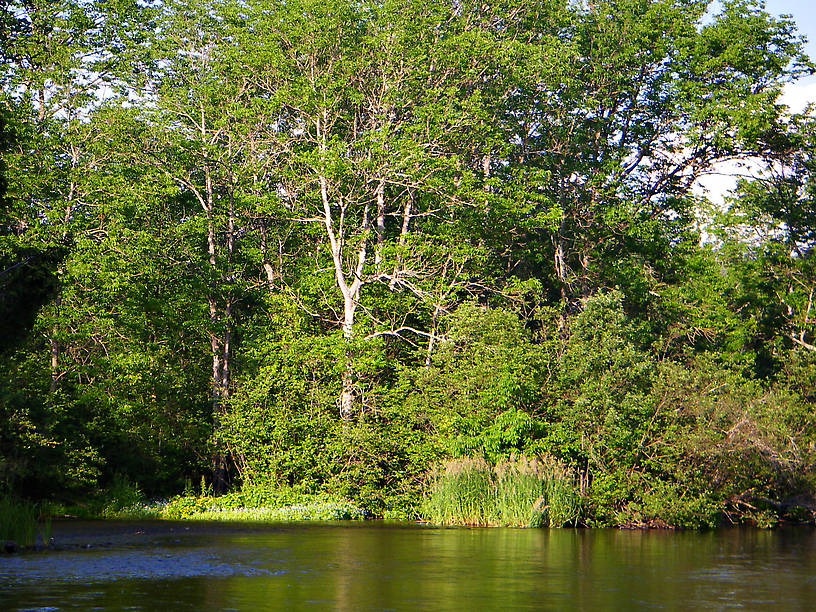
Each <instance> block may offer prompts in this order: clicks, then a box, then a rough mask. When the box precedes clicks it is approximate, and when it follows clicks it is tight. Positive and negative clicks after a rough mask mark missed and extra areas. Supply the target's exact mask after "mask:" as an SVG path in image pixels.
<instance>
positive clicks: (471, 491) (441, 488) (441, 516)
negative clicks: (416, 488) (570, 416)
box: [421, 456, 580, 527]
mask: <svg viewBox="0 0 816 612" xmlns="http://www.w3.org/2000/svg"><path fill="white" fill-rule="evenodd" d="M421 513H422V514H423V516H424V517H425V518H426V519H427V520H429V521H430V522H433V523H440V524H447V525H480V526H491V525H505V526H514V527H563V526H565V525H568V524H575V523H576V522H577V521H578V519H579V517H580V497H579V496H578V494H577V493H576V492H575V488H574V487H573V485H572V482H571V474H570V473H569V471H568V470H566V469H565V468H563V467H562V466H560V464H558V463H557V462H556V461H555V460H552V459H549V458H542V457H534V458H529V457H524V456H517V457H511V458H510V459H508V460H506V461H502V462H501V463H499V464H498V465H496V466H495V467H491V466H490V465H489V464H488V463H487V462H486V461H485V460H484V459H481V458H464V459H454V460H451V461H448V462H447V463H446V464H445V465H444V466H443V467H441V468H438V469H436V470H435V471H434V472H432V473H431V474H430V476H429V479H428V486H427V487H426V493H425V496H424V499H423V503H422V507H421Z"/></svg>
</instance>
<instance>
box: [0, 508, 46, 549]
mask: <svg viewBox="0 0 816 612" xmlns="http://www.w3.org/2000/svg"><path fill="white" fill-rule="evenodd" d="M50 534H51V521H50V519H48V518H46V519H44V520H43V521H42V522H40V512H39V509H38V508H37V506H36V505H35V504H32V503H30V502H27V501H23V500H19V499H14V498H11V497H0V543H2V545H3V546H10V545H11V544H12V543H13V545H14V546H16V547H18V548H28V547H31V546H35V545H36V544H37V536H38V535H39V536H40V540H41V543H42V544H43V545H46V544H47V543H48V539H49V536H50Z"/></svg>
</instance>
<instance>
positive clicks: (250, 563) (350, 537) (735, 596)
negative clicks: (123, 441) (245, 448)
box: [0, 524, 816, 611]
mask: <svg viewBox="0 0 816 612" xmlns="http://www.w3.org/2000/svg"><path fill="white" fill-rule="evenodd" d="M815 570H816V534H814V531H812V530H805V529H792V530H780V531H774V532H769V531H757V530H747V529H745V530H743V529H734V530H728V531H718V532H708V533H672V532H654V531H652V532H640V531H632V532H624V531H614V530H609V531H606V530H603V531H589V530H558V531H556V530H553V531H548V530H513V529H429V528H418V527H413V526H388V525H371V524H368V525H363V526H360V525H357V526H337V525H330V526H327V525H323V526H312V525H307V526H297V527H292V526H288V527H278V528H275V529H269V528H257V529H252V530H248V529H246V528H244V529H241V530H238V531H236V530H232V531H231V530H230V529H225V528H223V527H221V528H213V530H212V532H207V531H206V530H204V531H199V532H197V533H191V534H189V535H186V536H184V537H181V538H179V537H178V534H175V535H174V538H173V539H164V540H161V539H160V540H159V541H155V542H151V543H148V544H142V545H136V544H133V543H130V544H129V545H128V546H118V547H117V546H113V547H109V548H107V549H101V550H89V551H85V550H75V551H66V552H60V553H52V554H28V555H18V556H6V557H0V608H2V609H4V610H5V609H9V610H14V609H17V610H21V609H45V608H48V609H60V610H61V609H91V608H96V609H103V610H107V609H116V610H118V609H125V608H126V607H127V608H128V609H134V610H137V609H143V610H155V609H162V608H166V609H167V610H182V609H189V610H227V609H233V610H305V609H309V610H318V609H319V610H322V609H335V610H341V611H342V610H348V611H352V610H354V611H357V610H385V609H388V610H417V609H422V610H474V609H485V610H496V609H514V610H525V609H529V610H631V609H653V608H654V609H684V610H685V609H695V610H720V609H726V608H732V607H733V608H741V609H760V608H761V609H779V610H807V609H811V608H812V607H813V604H812V602H814V601H816V582H815V580H816V571H815Z"/></svg>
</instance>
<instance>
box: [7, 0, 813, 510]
mask: <svg viewBox="0 0 816 612" xmlns="http://www.w3.org/2000/svg"><path fill="white" fill-rule="evenodd" d="M0 27H2V36H1V37H0V43H1V44H2V54H3V61H4V71H3V81H2V121H3V130H2V149H3V155H2V158H3V164H4V165H3V167H2V177H3V183H2V186H1V187H2V191H3V200H2V208H0V291H1V293H0V310H1V311H2V313H1V314H2V316H0V325H2V336H1V337H0V342H1V343H2V344H0V363H2V371H3V376H2V378H0V414H2V416H0V419H2V420H1V421H0V422H1V423H2V429H0V482H2V483H3V484H2V486H3V487H5V489H6V490H7V491H10V492H13V493H16V494H18V495H23V496H27V497H30V498H57V499H68V500H78V499H81V498H82V497H83V496H86V495H88V494H89V492H92V491H95V490H99V489H100V488H101V487H105V486H107V485H109V484H110V483H112V482H114V481H116V482H122V480H123V479H125V480H128V481H130V482H133V483H138V485H139V486H140V487H141V489H142V490H143V491H144V492H145V493H147V494H148V495H150V496H162V495H169V494H173V493H177V492H179V491H180V490H181V489H182V487H183V486H184V483H185V481H188V482H189V481H192V482H196V483H197V482H198V481H199V479H200V477H201V476H202V475H205V476H206V479H207V482H208V483H209V484H210V485H211V486H212V487H213V489H214V490H215V492H216V493H218V492H224V491H226V490H228V489H229V488H233V489H235V488H237V487H240V486H244V487H270V488H273V487H287V488H291V489H292V490H296V491H300V492H303V493H326V492H329V493H333V494H337V495H342V496H345V497H348V498H350V499H353V500H356V501H358V502H360V503H362V504H363V505H365V507H367V508H368V509H369V510H370V511H372V512H374V513H377V514H383V513H389V512H391V513H394V512H396V513H402V514H410V513H411V512H413V511H415V510H416V508H417V507H418V503H419V500H420V496H421V491H422V488H423V483H424V482H426V478H427V475H428V474H429V473H430V471H431V470H432V469H433V468H434V466H436V465H438V464H439V462H441V461H444V460H446V459H452V458H463V457H464V458H467V457H477V458H480V460H486V461H487V462H489V463H491V464H496V463H498V462H500V461H502V460H504V459H507V458H508V457H510V456H511V455H517V456H522V455H524V456H528V457H533V456H541V457H546V461H548V462H550V463H552V462H556V463H557V464H558V465H559V466H560V467H559V470H560V471H559V473H561V474H567V475H568V478H569V481H570V483H571V486H573V487H574V490H575V492H577V494H578V495H579V496H580V499H581V504H582V507H583V509H584V510H583V515H582V516H584V517H585V518H584V519H583V520H584V522H586V523H587V524H599V525H600V524H674V525H701V524H713V523H716V522H717V521H718V520H722V519H723V518H731V519H732V520H734V521H736V520H742V519H744V518H753V519H754V520H757V521H763V522H767V521H769V520H775V519H776V518H778V517H782V518H792V519H795V520H804V519H807V518H812V512H813V507H814V506H813V492H814V487H815V486H816V479H815V478H814V472H813V462H814V458H816V428H815V427H814V426H816V421H815V420H814V395H813V389H814V382H816V347H815V346H814V344H816V339H814V331H815V330H814V324H813V321H814V318H816V312H814V311H813V310H814V309H813V293H814V288H816V270H814V262H816V259H815V258H814V255H813V249H812V247H813V245H814V238H816V236H814V231H816V217H815V216H814V215H815V214H816V213H815V212H814V203H813V194H814V181H813V177H812V169H813V163H814V156H813V154H814V150H816V148H815V145H816V141H815V140H814V134H816V132H814V129H813V127H814V126H813V118H812V117H811V116H810V115H809V114H808V113H807V112H806V113H803V114H792V113H791V112H790V111H789V109H788V108H787V107H785V106H784V105H783V104H781V103H780V102H779V95H780V92H781V90H782V87H783V85H784V84H785V83H787V82H790V81H792V80H793V79H795V78H796V77H798V76H800V75H802V74H806V73H810V72H811V70H812V69H813V66H812V64H811V63H810V61H809V60H808V59H807V58H806V57H805V56H804V55H803V52H802V40H801V38H800V37H799V35H798V34H797V32H796V29H795V27H794V24H793V22H792V21H791V20H790V19H789V18H778V17H774V16H771V15H769V14H768V13H767V12H765V11H764V8H763V6H762V4H761V3H758V2H754V1H751V0H736V1H726V2H722V3H716V4H710V3H709V2H707V1H705V0H658V1H655V0H601V1H597V2H583V1H567V0H535V1H529V0H528V1H525V2H521V1H518V0H502V1H500V2H497V3H495V4H490V5H488V4H485V3H482V2H469V1H468V0H457V1H453V2H451V1H450V0H447V1H437V0H423V1H422V2H415V1H414V0H393V1H392V0H386V1H385V2H366V1H365V0H360V1H354V2H352V1H347V0H330V1H326V0H321V1H314V0H294V1H293V0H287V1H286V2H276V1H274V0H263V1H262V0H243V1H233V0H203V1H200V2H195V3H187V2H175V1H168V2H156V3H143V2H137V1H134V0H99V1H96V0H55V1H49V2H44V1H42V0H22V1H11V2H6V3H5V4H4V8H3V12H2V23H1V24H0ZM725 161H729V162H732V163H733V162H735V161H745V162H749V161H750V164H752V167H754V168H758V167H761V168H763V170H762V172H760V173H758V174H759V176H760V177H761V178H756V179H744V180H741V181H740V183H739V186H738V188H737V190H736V191H735V192H734V195H733V197H730V198H728V199H727V202H726V205H724V206H717V205H712V204H711V203H710V202H709V201H708V200H707V199H706V197H705V196H704V195H702V192H701V190H700V189H699V188H698V187H695V185H698V184H699V180H700V178H701V177H703V176H704V175H706V174H707V173H710V172H712V171H716V170H717V167H718V166H717V164H718V163H721V162H725ZM550 463H548V465H549V464H550Z"/></svg>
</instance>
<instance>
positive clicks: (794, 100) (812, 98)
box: [779, 81, 816, 113]
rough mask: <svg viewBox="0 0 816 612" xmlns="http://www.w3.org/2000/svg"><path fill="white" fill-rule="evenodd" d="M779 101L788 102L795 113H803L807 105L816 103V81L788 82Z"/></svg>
mask: <svg viewBox="0 0 816 612" xmlns="http://www.w3.org/2000/svg"><path fill="white" fill-rule="evenodd" d="M779 101H780V102H782V103H783V104H787V105H788V107H789V108H790V110H791V112H793V113H801V112H802V111H803V110H805V106H807V105H808V104H811V103H816V81H811V82H807V83H803V82H801V81H799V82H796V83H788V84H787V85H785V89H784V90H783V91H782V95H781V96H780V98H779Z"/></svg>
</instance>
